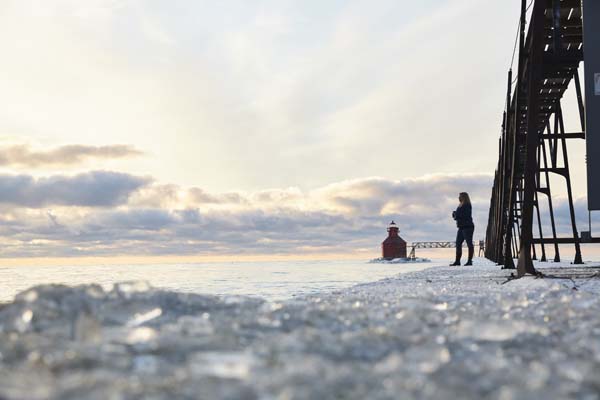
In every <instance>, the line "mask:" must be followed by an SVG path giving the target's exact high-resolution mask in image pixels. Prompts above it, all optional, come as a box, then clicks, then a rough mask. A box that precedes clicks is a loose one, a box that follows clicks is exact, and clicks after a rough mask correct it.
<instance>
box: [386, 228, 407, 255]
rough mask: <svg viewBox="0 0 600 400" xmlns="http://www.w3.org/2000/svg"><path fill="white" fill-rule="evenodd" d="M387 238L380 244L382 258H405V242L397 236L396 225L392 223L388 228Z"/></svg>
mask: <svg viewBox="0 0 600 400" xmlns="http://www.w3.org/2000/svg"><path fill="white" fill-rule="evenodd" d="M387 231H388V237H387V238H386V239H385V240H384V241H383V243H381V251H382V253H383V255H382V256H383V258H385V259H386V260H393V259H394V258H406V242H405V241H404V239H402V238H401V237H400V236H399V235H398V231H399V228H398V225H396V223H395V222H394V221H392V222H391V223H390V225H389V226H388V229H387Z"/></svg>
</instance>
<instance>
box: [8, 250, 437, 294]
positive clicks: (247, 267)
mask: <svg viewBox="0 0 600 400" xmlns="http://www.w3.org/2000/svg"><path fill="white" fill-rule="evenodd" d="M445 263H446V260H444V262H443V263H442V264H445ZM433 265H436V264H435V263H434V262H417V263H402V264H388V263H369V262H368V260H355V261H331V260H328V261H268V262H264V261H262V262H214V263H194V264H185V263H181V264H148V265H87V266H74V265H65V266H43V265H39V266H19V267H2V266H0V302H8V301H11V300H12V299H13V298H14V296H15V295H16V294H17V293H19V292H21V291H23V290H25V289H28V288H30V287H32V286H36V285H41V284H66V285H71V286H72V285H81V284H99V285H101V286H102V287H104V288H105V289H110V288H111V287H112V285H113V284H115V283H117V282H126V281H146V282H148V283H150V285H152V286H153V287H155V288H160V289H168V290H175V291H179V292H186V293H197V294H215V295H246V296H257V297H262V298H265V299H269V300H280V299H286V298H291V297H294V296H299V295H306V294H313V293H318V292H322V291H331V290H336V289H342V288H346V287H350V286H353V285H355V284H358V283H364V282H372V281H377V280H379V279H382V278H387V277H391V276H394V275H397V274H400V273H404V272H413V271H419V270H422V269H425V268H428V267H431V266H433ZM437 265H440V262H438V263H437Z"/></svg>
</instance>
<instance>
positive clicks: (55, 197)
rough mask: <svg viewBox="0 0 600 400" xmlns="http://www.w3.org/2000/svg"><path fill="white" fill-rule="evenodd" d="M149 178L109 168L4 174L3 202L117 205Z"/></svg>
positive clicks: (18, 204) (1, 182)
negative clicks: (69, 173) (46, 174)
mask: <svg viewBox="0 0 600 400" xmlns="http://www.w3.org/2000/svg"><path fill="white" fill-rule="evenodd" d="M149 181H150V180H149V178H144V177H137V176H132V175H129V174H125V173H118V172H108V171H92V172H86V173H82V174H78V175H74V176H67V175H54V176H50V177H45V178H34V177H32V176H30V175H7V174H0V204H4V205H11V206H16V207H27V208H40V207H48V206H79V207H110V206H117V205H119V204H124V203H126V202H127V200H128V198H129V196H130V195H131V194H132V193H133V192H134V191H136V190H137V189H139V188H141V187H142V186H144V185H146V184H148V183H149Z"/></svg>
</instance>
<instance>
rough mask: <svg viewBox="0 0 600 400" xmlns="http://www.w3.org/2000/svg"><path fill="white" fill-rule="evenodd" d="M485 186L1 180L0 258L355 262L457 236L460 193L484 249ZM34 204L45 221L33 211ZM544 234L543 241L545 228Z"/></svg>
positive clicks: (125, 178) (454, 182) (579, 204)
mask: <svg viewBox="0 0 600 400" xmlns="http://www.w3.org/2000/svg"><path fill="white" fill-rule="evenodd" d="M15 182H17V183H18V184H16V183H15ZM23 182H25V183H23ZM107 182H109V184H107ZM491 184H492V176H490V175H485V174H473V175H428V176H423V177H418V178H411V179H401V180H392V179H384V178H380V177H370V178H363V179H354V180H346V181H342V182H337V183H333V184H330V185H327V186H324V187H319V188H315V189H313V190H308V191H302V190H300V189H298V188H293V187H292V188H283V189H271V190H265V191H257V192H227V193H211V192H208V191H205V190H201V189H199V188H198V187H193V188H185V187H181V186H178V185H173V184H168V185H165V184H153V183H151V182H150V181H149V180H148V179H147V178H139V177H133V176H130V175H126V174H115V173H107V172H93V173H89V174H82V175H76V176H73V177H53V178H44V179H39V180H35V179H33V178H31V177H22V176H21V177H20V176H13V177H11V179H6V176H0V193H2V196H4V198H2V197H0V204H1V203H3V202H4V203H6V202H7V201H8V200H7V199H6V193H11V192H13V193H15V194H14V195H13V196H14V197H15V198H16V197H18V199H19V201H21V202H23V201H26V202H28V204H29V205H26V204H25V205H26V207H17V206H16V202H17V200H16V199H12V200H10V201H11V202H12V203H10V204H12V206H11V205H10V204H9V205H8V206H7V204H5V205H4V208H2V207H0V256H2V257H25V256H38V257H50V256H57V257H64V256H99V255H102V256H118V255H131V256H133V255H136V256H140V255H142V256H154V255H211V256H215V255H234V254H235V255H244V254H245V255H255V254H264V255H274V254H288V255H289V254H295V255H298V254H304V253H310V254H318V253H347V252H356V251H365V250H366V251H368V252H369V253H371V254H373V256H376V255H378V253H379V244H380V243H381V241H382V240H383V238H384V237H385V235H386V232H385V227H386V225H387V224H388V223H389V222H390V221H391V220H392V219H393V220H395V221H396V222H397V223H398V224H399V226H400V229H401V236H402V237H403V238H404V239H405V240H407V241H408V242H413V241H425V240H443V241H446V240H453V239H454V237H455V234H456V227H455V224H454V221H453V220H452V218H451V216H450V214H451V212H452V210H454V209H455V207H456V206H457V197H458V193H459V192H461V191H467V192H469V193H470V195H471V198H472V201H473V216H474V220H475V225H476V229H475V239H476V240H478V239H483V237H484V235H485V228H486V225H487V217H488V211H489V203H488V201H489V196H490V190H491ZM16 187H20V188H21V189H19V190H15V189H14V188H16ZM109 193H110V195H109ZM102 196H105V197H102ZM161 196H164V197H165V198H164V199H161ZM40 198H43V199H44V201H41V200H39V199H40ZM24 199H26V200H24ZM42 204H44V205H45V206H50V205H52V209H51V210H48V209H45V208H39V207H41V206H42ZM554 205H555V211H556V221H557V228H558V232H559V235H560V236H566V235H568V234H569V232H570V225H569V220H568V215H569V210H568V207H567V205H566V202H565V199H563V198H558V197H557V198H556V199H555V202H554ZM97 206H102V207H97ZM27 207H28V208H27ZM32 207H38V208H32ZM575 207H576V213H577V215H578V217H580V218H581V220H580V221H578V224H579V225H578V227H579V229H580V230H581V229H585V223H584V222H586V221H584V220H585V218H584V217H586V216H587V212H586V204H585V201H583V200H582V199H577V201H576V202H575ZM544 211H545V210H544V209H542V216H543V218H545V214H544ZM598 217H600V216H595V218H596V220H595V223H596V224H597V223H600V220H598ZM546 219H547V218H546ZM544 229H545V236H546V237H547V236H548V234H549V225H548V221H545V228H544ZM536 231H537V228H536Z"/></svg>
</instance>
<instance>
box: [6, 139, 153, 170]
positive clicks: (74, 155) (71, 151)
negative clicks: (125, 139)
mask: <svg viewBox="0 0 600 400" xmlns="http://www.w3.org/2000/svg"><path fill="white" fill-rule="evenodd" d="M141 154H142V152H141V151H139V150H137V149H135V148H134V147H132V146H127V145H110V146H84V145H78V144H75V145H66V146H60V147H57V148H54V149H51V150H46V151H34V150H32V149H31V148H30V146H28V145H13V146H3V147H0V166H18V167H29V168H40V167H48V166H56V165H74V164H80V163H82V162H84V161H87V160H89V159H105V160H106V159H108V160H110V159H115V158H125V157H131V156H137V155H141Z"/></svg>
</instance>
